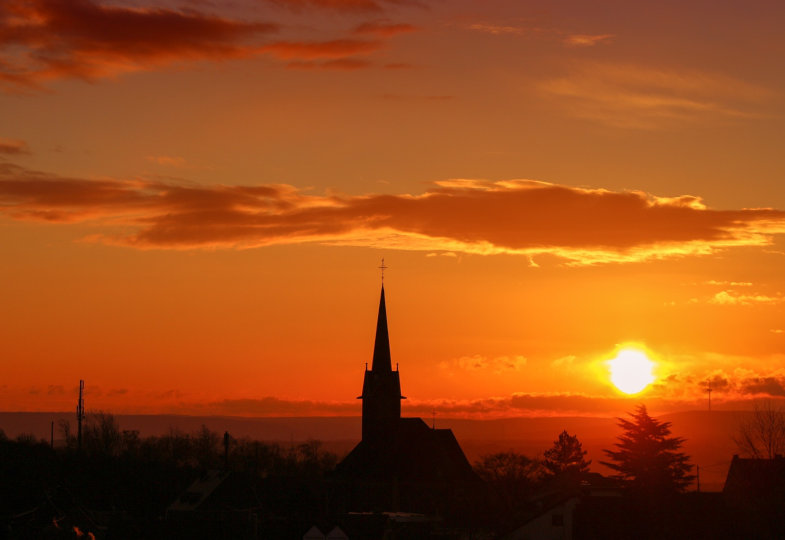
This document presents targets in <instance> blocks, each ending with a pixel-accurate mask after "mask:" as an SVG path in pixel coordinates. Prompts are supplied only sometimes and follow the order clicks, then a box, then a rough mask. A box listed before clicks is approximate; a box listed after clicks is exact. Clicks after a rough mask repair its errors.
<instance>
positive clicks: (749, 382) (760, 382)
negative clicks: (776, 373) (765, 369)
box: [739, 377, 785, 397]
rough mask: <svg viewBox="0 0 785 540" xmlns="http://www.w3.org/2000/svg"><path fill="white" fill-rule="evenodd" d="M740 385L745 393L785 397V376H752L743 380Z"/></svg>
mask: <svg viewBox="0 0 785 540" xmlns="http://www.w3.org/2000/svg"><path fill="white" fill-rule="evenodd" d="M739 386H740V390H741V392H742V393H744V394H763V395H766V396H773V397H785V378H783V377H751V378H748V379H745V380H743V381H741V383H740V385H739Z"/></svg>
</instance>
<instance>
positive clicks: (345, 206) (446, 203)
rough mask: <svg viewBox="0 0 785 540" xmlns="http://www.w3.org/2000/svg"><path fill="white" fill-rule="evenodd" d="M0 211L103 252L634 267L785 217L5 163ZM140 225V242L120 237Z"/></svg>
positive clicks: (613, 199) (769, 230)
mask: <svg viewBox="0 0 785 540" xmlns="http://www.w3.org/2000/svg"><path fill="white" fill-rule="evenodd" d="M0 212H2V213H3V214H5V215H7V216H10V217H12V218H15V219H37V220H46V221H52V222H73V221H86V220H93V221H94V223H95V226H96V228H97V233H98V236H96V238H97V239H100V240H101V241H104V242H111V243H117V244H122V245H128V246H134V247H139V248H199V247H208V246H213V247H215V246H217V247H256V246H264V245H271V244H282V243H302V242H320V243H325V244H343V245H357V246H374V247H386V248H393V249H409V250H427V251H430V252H434V251H451V252H468V253H479V254H494V253H512V254H525V255H528V256H532V255H539V254H550V255H555V256H558V257H561V258H563V259H566V260H568V261H569V262H570V263H573V264H586V263H597V262H628V261H630V262H632V261H640V260H644V259H649V258H661V257H667V256H679V255H682V256H683V255H689V254H702V253H710V252H712V251H713V250H716V249H719V248H724V247H730V246H739V245H747V246H749V245H766V244H768V243H770V242H771V241H772V235H774V234H780V233H783V232H785V212H782V211H779V210H772V209H743V210H712V209H708V208H705V207H704V206H703V205H702V203H701V201H700V200H699V199H698V198H695V197H689V196H684V197H675V198H663V197H656V196H654V195H651V194H647V193H643V192H636V191H625V192H614V191H608V190H602V189H585V188H576V187H570V186H561V185H555V184H549V183H545V182H536V181H531V180H516V181H505V182H484V181H451V182H441V183H437V184H436V185H435V186H434V187H433V188H432V189H430V190H429V191H426V192H425V193H423V194H418V195H409V194H402V195H365V196H353V197H349V196H344V197H338V196H332V197H323V196H309V195H306V194H304V193H302V192H301V191H299V190H297V189H296V188H294V187H291V186H282V185H261V186H254V187H248V186H225V185H218V186H204V185H196V184H189V185H185V184H166V183H162V182H157V181H150V180H114V179H105V180H85V179H74V178H61V177H57V176H54V175H47V174H44V173H38V172H34V171H29V170H26V169H23V168H21V167H18V166H14V165H11V164H0ZM121 224H122V225H123V226H124V230H127V229H128V227H129V226H131V227H132V228H133V230H134V232H132V233H131V234H125V235H121V234H119V233H115V232H114V229H113V227H114V226H117V225H121Z"/></svg>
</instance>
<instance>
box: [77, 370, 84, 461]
mask: <svg viewBox="0 0 785 540" xmlns="http://www.w3.org/2000/svg"><path fill="white" fill-rule="evenodd" d="M84 418H85V414H84V380H82V379H80V380H79V401H78V402H77V404H76V444H77V448H78V449H79V451H80V452H81V451H82V420H84Z"/></svg>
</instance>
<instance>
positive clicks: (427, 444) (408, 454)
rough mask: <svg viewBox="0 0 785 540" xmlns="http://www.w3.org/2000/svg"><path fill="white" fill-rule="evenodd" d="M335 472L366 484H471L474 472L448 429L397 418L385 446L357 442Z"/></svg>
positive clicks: (419, 421) (419, 419)
mask: <svg viewBox="0 0 785 540" xmlns="http://www.w3.org/2000/svg"><path fill="white" fill-rule="evenodd" d="M336 470H337V472H338V473H339V474H340V475H343V476H348V477H362V478H365V479H366V480H371V479H375V480H387V479H392V478H397V479H398V480H399V481H402V482H445V481H446V482H471V481H474V480H476V476H475V474H474V471H473V470H472V467H471V465H470V464H469V462H468V460H467V459H466V456H465V455H464V454H463V451H462V450H461V447H460V445H459V444H458V441H457V440H456V439H455V435H453V433H452V430H450V429H431V428H430V427H428V425H427V424H426V423H425V422H423V420H422V419H421V418H401V419H399V420H398V425H397V428H396V429H395V434H394V436H393V438H392V440H390V441H389V444H387V445H383V446H374V445H372V444H368V443H367V442H365V441H361V442H360V443H359V444H358V445H357V446H356V447H355V448H354V450H352V451H351V452H350V453H349V455H348V456H346V458H345V459H344V460H343V461H342V462H341V463H340V464H339V465H338V467H337V469H336Z"/></svg>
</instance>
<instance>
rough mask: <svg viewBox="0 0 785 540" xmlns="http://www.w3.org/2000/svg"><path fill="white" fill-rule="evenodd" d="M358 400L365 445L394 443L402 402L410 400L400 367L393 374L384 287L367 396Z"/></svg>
mask: <svg viewBox="0 0 785 540" xmlns="http://www.w3.org/2000/svg"><path fill="white" fill-rule="evenodd" d="M358 399H362V400H363V427H362V429H363V433H362V440H363V442H364V443H366V444H371V445H374V446H375V445H378V444H381V445H384V444H388V443H390V442H391V441H393V440H394V438H395V434H396V431H397V429H398V423H399V421H400V419H401V400H402V399H406V398H404V397H403V396H402V395H401V379H400V377H399V374H398V366H396V368H395V371H393V370H392V359H391V358H390V338H389V335H388V333H387V308H386V306H385V303H384V285H382V296H381V300H379V316H378V318H377V320H376V341H375V343H374V346H373V363H372V364H371V369H370V370H369V369H368V367H367V365H366V368H365V379H364V380H363V393H362V395H361V396H360V397H359V398H358Z"/></svg>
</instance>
